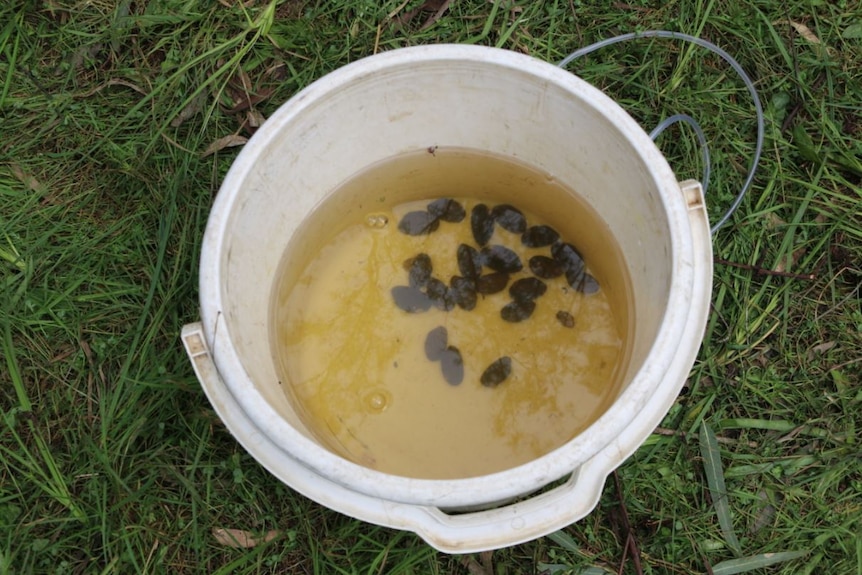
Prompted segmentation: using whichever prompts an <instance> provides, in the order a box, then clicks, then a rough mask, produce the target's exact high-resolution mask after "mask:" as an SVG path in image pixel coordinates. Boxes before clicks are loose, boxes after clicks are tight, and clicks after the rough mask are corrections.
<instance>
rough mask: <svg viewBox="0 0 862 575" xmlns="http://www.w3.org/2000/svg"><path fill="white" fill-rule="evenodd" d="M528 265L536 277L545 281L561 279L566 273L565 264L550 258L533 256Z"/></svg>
mask: <svg viewBox="0 0 862 575" xmlns="http://www.w3.org/2000/svg"><path fill="white" fill-rule="evenodd" d="M527 265H528V266H529V267H530V271H531V272H533V275H534V276H536V277H537V278H542V279H544V280H549V279H553V278H556V277H560V276H561V275H563V273H564V272H565V271H566V268H565V266H563V264H561V263H560V262H558V261H557V260H555V259H554V258H549V257H548V256H533V257H531V258H530V261H529V262H527Z"/></svg>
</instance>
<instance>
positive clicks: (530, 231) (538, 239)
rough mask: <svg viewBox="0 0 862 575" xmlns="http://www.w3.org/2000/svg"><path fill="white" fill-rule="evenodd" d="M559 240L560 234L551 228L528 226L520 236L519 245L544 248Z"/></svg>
mask: <svg viewBox="0 0 862 575" xmlns="http://www.w3.org/2000/svg"><path fill="white" fill-rule="evenodd" d="M558 239H560V234H558V233H557V230H555V229H554V228H552V227H551V226H545V225H539V226H530V227H529V228H527V231H525V232H524V233H523V234H521V243H522V244H524V245H525V246H527V247H528V248H544V247H546V246H549V245H551V244H553V243H554V242H555V241H557V240H558Z"/></svg>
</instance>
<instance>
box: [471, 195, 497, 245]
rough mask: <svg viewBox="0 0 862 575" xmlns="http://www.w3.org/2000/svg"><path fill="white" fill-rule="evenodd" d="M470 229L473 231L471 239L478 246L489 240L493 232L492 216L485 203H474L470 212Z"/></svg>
mask: <svg viewBox="0 0 862 575" xmlns="http://www.w3.org/2000/svg"><path fill="white" fill-rule="evenodd" d="M470 229H471V230H472V232H473V239H474V240H476V243H477V244H479V245H480V246H484V245H485V244H487V243H488V241H490V239H491V236H492V235H493V234H494V218H492V217H491V213H490V211H489V210H488V206H486V205H485V204H476V205H475V206H473V210H472V211H471V212H470Z"/></svg>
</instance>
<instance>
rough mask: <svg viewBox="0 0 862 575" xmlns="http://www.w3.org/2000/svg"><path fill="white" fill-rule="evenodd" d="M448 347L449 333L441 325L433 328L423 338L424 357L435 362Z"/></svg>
mask: <svg viewBox="0 0 862 575" xmlns="http://www.w3.org/2000/svg"><path fill="white" fill-rule="evenodd" d="M448 345H449V333H448V332H447V331H446V328H445V327H443V326H442V325H441V326H440V327H435V328H434V329H432V330H431V331H429V332H428V335H426V336H425V357H427V358H428V359H430V360H431V361H437V360H438V359H440V357H441V356H442V355H443V352H444V351H446V347H447V346H448Z"/></svg>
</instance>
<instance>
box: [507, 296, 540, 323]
mask: <svg viewBox="0 0 862 575" xmlns="http://www.w3.org/2000/svg"><path fill="white" fill-rule="evenodd" d="M535 309H536V302H534V301H533V300H523V301H521V300H515V301H513V302H509V303H507V304H506V305H504V306H503V309H501V310H500V317H502V318H503V319H504V320H506V321H508V322H511V323H518V322H519V321H524V320H525V319H527V318H528V317H530V316H531V315H533V311H535Z"/></svg>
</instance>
